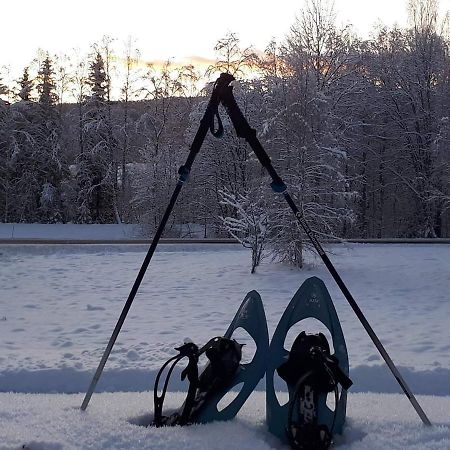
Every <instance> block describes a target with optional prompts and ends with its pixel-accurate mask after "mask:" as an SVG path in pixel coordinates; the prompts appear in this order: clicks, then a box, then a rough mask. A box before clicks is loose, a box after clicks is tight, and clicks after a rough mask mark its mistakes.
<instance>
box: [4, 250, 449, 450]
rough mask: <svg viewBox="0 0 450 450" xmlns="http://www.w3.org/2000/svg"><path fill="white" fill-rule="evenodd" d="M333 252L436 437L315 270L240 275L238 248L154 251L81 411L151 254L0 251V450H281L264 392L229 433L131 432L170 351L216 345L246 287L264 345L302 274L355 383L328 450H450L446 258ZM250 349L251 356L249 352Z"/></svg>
mask: <svg viewBox="0 0 450 450" xmlns="http://www.w3.org/2000/svg"><path fill="white" fill-rule="evenodd" d="M328 250H329V251H330V258H331V259H332V261H333V262H334V263H335V265H336V268H337V269H338V271H339V273H340V274H341V276H342V278H343V279H344V281H345V282H346V284H347V285H348V287H349V289H350V291H351V292H352V293H353V295H354V297H355V299H356V300H357V302H358V304H359V305H360V307H361V309H362V310H363V312H364V313H365V314H366V316H367V318H368V320H369V322H370V323H371V325H372V326H373V328H374V329H375V331H376V333H377V334H378V336H379V337H380V339H381V341H382V342H383V344H384V345H385V346H386V349H387V351H388V352H389V354H390V356H391V357H392V358H393V360H394V362H395V363H396V365H397V367H398V368H399V369H400V371H401V373H402V375H403V376H404V378H405V379H406V381H407V382H408V383H409V385H410V387H411V388H412V390H413V391H414V393H416V394H418V395H419V397H418V399H419V402H420V403H421V405H422V406H423V408H424V410H425V412H426V413H427V414H428V415H429V416H430V419H431V420H432V422H434V423H436V424H439V426H435V427H433V428H426V427H423V426H422V425H421V423H420V420H419V419H418V417H417V416H416V414H415V411H414V410H413V408H412V407H411V405H410V404H409V402H408V400H407V399H406V398H405V397H404V396H403V395H401V394H400V389H399V387H398V385H397V384H396V382H395V380H394V379H393V377H392V375H391V374H390V372H389V371H388V369H386V367H385V366H384V364H382V361H381V360H380V357H379V355H378V353H377V351H376V349H375V347H374V346H373V344H372V342H371V341H370V339H369V338H368V336H367V334H366V332H365V330H364V329H363V328H362V326H361V325H360V324H359V322H358V320H357V319H356V316H355V315H354V313H353V312H352V311H351V308H350V307H349V306H348V304H347V302H346V300H345V299H344V298H343V296H342V294H341V293H340V291H339V289H338V288H337V286H336V285H335V283H334V281H333V280H332V279H331V276H330V275H329V274H328V273H327V270H326V268H325V267H324V266H323V265H322V264H321V262H320V261H318V260H315V261H310V264H309V265H308V267H307V269H306V270H303V271H297V270H293V269H290V268H289V267H286V266H284V265H281V264H274V263H270V262H268V261H266V262H265V263H263V264H262V265H261V267H259V268H258V270H257V273H256V274H254V275H250V273H249V272H250V263H251V261H250V252H249V251H248V250H245V249H243V248H242V247H240V246H239V245H233V244H229V245H195V244H186V245H178V244H177V245H161V246H159V247H158V251H157V252H156V254H155V256H154V260H153V261H152V263H151V265H150V267H149V270H148V272H147V274H146V276H145V278H144V281H143V284H142V287H141V289H140V291H139V293H138V295H137V297H136V300H135V303H134V304H133V307H132V308H131V310H130V313H129V316H128V318H127V320H126V321H125V324H124V327H123V329H122V332H121V334H120V335H119V338H118V340H117V343H116V346H115V347H114V350H113V352H112V354H111V357H110V359H109V360H108V363H107V365H106V368H105V373H104V374H103V376H102V378H101V380H100V382H99V384H98V386H97V390H96V393H95V394H94V396H93V397H92V400H91V403H90V406H89V408H88V410H87V411H86V412H84V413H81V412H80V411H79V409H78V408H79V405H80V404H81V400H82V397H83V395H82V394H80V393H83V392H85V391H86V389H87V386H88V384H89V382H90V380H91V378H92V375H93V372H94V370H95V368H96V367H97V365H98V362H99V360H100V357H101V355H102V353H103V351H104V348H105V346H106V343H107V341H108V339H109V337H110V335H111V332H112V329H113V328H114V325H115V323H116V321H117V318H118V316H119V314H120V312H121V310H122V307H123V305H124V302H125V299H126V297H127V296H128V293H129V290H130V288H131V285H132V283H133V281H134V279H135V277H136V274H137V271H138V270H139V267H140V265H141V263H142V261H143V259H144V256H145V252H146V247H144V246H140V245H133V246H124V245H89V246H82V245H75V246H73V245H72V246H59V245H52V246H42V245H41V246H40V245H4V246H0V286H1V291H0V342H2V352H1V353H0V392H2V394H0V421H1V424H2V426H1V427H0V450H6V449H8V450H12V449H18V448H22V445H24V444H26V445H28V447H29V448H30V450H41V449H50V450H52V449H63V448H64V449H66V448H67V449H71V448H74V449H75V448H77V449H94V448H95V449H100V448H130V449H131V448H140V449H141V448H144V449H165V448H177V449H178V448H183V449H184V448H185V449H188V448H189V449H194V448H195V449H202V448H205V449H206V448H210V449H212V448H214V449H216V448H217V449H220V448H227V449H229V448H240V449H246V448H261V449H264V448H282V447H280V444H279V443H278V442H277V440H276V439H275V438H272V437H271V436H270V435H269V434H268V433H267V431H266V429H265V425H264V414H265V412H264V410H265V406H264V393H263V389H264V385H263V383H260V385H259V386H258V388H257V391H256V392H255V393H254V394H253V396H252V397H251V399H250V400H251V401H249V402H247V403H246V405H245V406H244V409H243V410H242V411H241V412H240V414H239V415H238V417H237V419H236V420H234V421H232V422H231V423H226V424H211V425H207V426H196V427H191V428H185V429H176V430H165V429H158V430H154V429H148V428H145V427H140V426H137V425H136V423H137V422H139V423H141V422H142V421H145V420H146V419H148V415H149V414H150V412H151V410H152V407H153V405H152V395H151V393H150V392H148V391H149V390H150V389H152V387H153V381H154V377H155V373H156V371H157V370H158V369H159V367H160V366H161V364H162V363H163V362H164V361H165V360H166V359H167V358H168V357H170V356H173V355H174V350H173V347H175V346H177V345H179V344H180V343H182V342H183V341H184V339H185V338H186V337H189V338H191V339H192V340H193V341H194V342H196V343H199V344H202V343H205V342H206V341H207V340H208V339H209V338H210V337H212V336H214V335H219V334H222V333H223V332H224V331H225V329H226V327H227V325H228V323H229V321H230V320H231V318H232V317H233V315H234V312H235V311H236V309H237V308H238V306H239V304H240V302H241V301H242V299H243V298H244V296H245V294H246V293H247V292H248V291H250V290H252V289H256V290H257V291H258V292H259V293H260V294H261V297H262V299H263V302H264V306H265V309H266V314H267V318H268V325H269V334H270V335H271V334H272V333H273V331H274V329H275V327H276V325H277V322H278V320H279V318H280V317H281V314H282V312H283V310H284V308H285V307H286V305H287V304H288V302H289V301H290V299H291V298H292V296H293V294H294V293H295V291H296V290H297V289H298V287H299V286H300V284H301V283H302V282H303V281H304V280H305V279H306V278H308V277H310V276H318V277H320V278H321V279H323V280H324V282H325V284H326V285H327V287H328V289H329V291H330V293H331V296H332V298H333V300H334V302H335V306H336V309H337V311H338V314H339V317H340V319H341V321H342V327H343V330H344V334H345V337H346V340H347V346H348V351H349V357H350V364H351V377H352V379H353V381H354V382H355V384H354V386H352V388H351V393H352V394H351V395H350V396H349V397H350V398H349V406H348V417H349V420H348V425H347V427H346V429H345V432H344V436H343V437H341V438H340V440H339V442H338V444H339V446H338V448H342V449H347V448H349V449H350V448H351V449H356V448H366V449H381V448H383V449H386V448H398V449H400V448H402V449H403V448H421V449H423V448H427V449H450V419H449V417H450V414H449V411H450V382H449V380H450V358H449V350H450V327H449V317H450V294H449V291H448V287H449V285H450V283H449V281H450V246H449V245H425V244H423V245H406V244H395V245H394V244H390V245H375V244H366V245H362V244H352V245H342V244H340V245H339V244H336V245H333V246H330V247H328ZM308 325H310V326H311V327H314V324H313V323H310V324H308ZM297 331H298V330H294V332H293V333H292V335H290V336H289V337H288V340H289V339H291V340H293V337H294V334H295V332H297ZM237 338H238V340H241V341H243V340H244V338H245V336H243V335H242V336H237ZM253 348H254V346H253ZM244 349H245V351H246V352H248V354H247V355H246V354H245V353H244V356H245V357H247V358H251V351H252V345H247V346H246V347H244ZM173 380H174V381H173V383H172V389H175V390H177V389H180V388H183V386H184V385H183V384H182V383H181V381H177V374H175V375H174V377H173ZM280 387H281V386H280ZM118 391H124V392H121V393H119V392H118ZM368 392H370V393H368ZM167 402H168V403H167V404H168V407H171V406H172V407H176V406H177V405H180V404H181V402H182V397H181V394H170V395H169V396H168V399H167ZM230 435H232V436H233V442H231V443H230V439H229V436H230Z"/></svg>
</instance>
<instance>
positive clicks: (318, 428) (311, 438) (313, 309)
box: [266, 277, 352, 450]
mask: <svg viewBox="0 0 450 450" xmlns="http://www.w3.org/2000/svg"><path fill="white" fill-rule="evenodd" d="M310 317H312V318H315V319H317V320H319V321H320V322H322V323H323V324H324V325H325V326H326V327H327V328H328V330H329V331H330V333H331V336H332V340H333V347H334V349H335V353H334V354H333V355H331V353H330V345H329V343H328V341H327V338H326V337H325V335H324V334H322V333H318V334H307V333H306V332H305V331H301V332H300V333H299V335H298V336H297V337H296V339H295V340H294V343H293V344H292V348H291V349H290V351H288V350H286V349H285V348H284V344H285V339H286V335H287V333H288V331H289V329H290V328H291V327H292V326H294V325H295V324H296V323H298V322H300V321H301V320H303V319H307V318H310ZM275 371H277V373H278V375H279V377H280V378H281V379H282V380H283V381H284V382H285V383H286V385H287V390H288V394H289V400H288V402H287V403H286V404H284V405H281V404H280V403H279V401H278V398H277V396H276V393H275V386H274V376H275ZM348 373H349V365H348V355H347V349H346V345H345V340H344V335H343V333H342V328H341V326H340V322H339V319H338V316H337V314H336V310H335V309H334V305H333V302H332V300H331V298H330V295H329V293H328V291H327V289H326V287H325V285H324V283H323V282H322V281H321V280H320V279H318V278H316V277H312V278H309V279H307V280H306V281H305V282H304V283H303V284H302V286H301V287H300V289H299V290H298V291H297V293H296V294H295V296H294V297H293V299H292V300H291V302H290V303H289V305H288V307H287V308H286V311H285V312H284V314H283V316H282V317H281V319H280V322H279V324H278V326H277V328H276V330H275V333H274V335H273V338H272V341H271V343H270V348H269V356H268V363H267V372H266V414H267V425H268V428H269V431H270V432H271V433H272V434H274V435H275V436H277V437H278V438H279V439H280V440H282V441H283V442H284V443H286V444H290V446H291V447H292V448H293V449H298V450H313V449H314V450H325V449H327V448H329V447H330V445H331V443H332V439H333V435H334V434H335V433H339V434H340V433H342V429H343V426H344V422H345V413H346V403H347V389H348V388H349V387H350V386H351V384H352V381H351V380H350V379H349V378H348ZM333 392H334V409H332V408H331V406H329V405H330V403H331V402H327V396H328V394H329V393H333Z"/></svg>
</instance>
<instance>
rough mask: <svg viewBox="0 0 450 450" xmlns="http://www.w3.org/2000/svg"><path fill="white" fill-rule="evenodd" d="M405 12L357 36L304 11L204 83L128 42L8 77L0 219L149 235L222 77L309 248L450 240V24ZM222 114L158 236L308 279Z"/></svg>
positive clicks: (265, 186) (227, 42) (294, 235)
mask: <svg viewBox="0 0 450 450" xmlns="http://www.w3.org/2000/svg"><path fill="white" fill-rule="evenodd" d="M409 14H410V21H409V25H408V26H407V27H405V28H399V27H392V28H388V27H384V26H379V27H378V28H376V29H374V30H373V33H372V37H371V38H370V39H361V38H359V37H358V36H357V35H356V34H355V33H354V31H353V30H352V28H351V27H350V26H340V25H338V24H337V20H336V16H335V14H334V11H333V7H332V5H331V3H328V2H327V1H325V0H311V1H309V2H307V4H306V6H305V7H304V9H303V10H301V11H300V13H299V15H298V17H297V19H296V20H295V23H294V24H293V25H292V27H291V29H290V30H289V31H288V33H287V35H286V38H285V40H284V42H282V43H276V42H270V43H269V44H268V46H267V49H266V51H265V52H264V53H263V54H258V53H256V52H254V51H253V50H252V49H251V48H242V46H241V45H240V41H239V39H238V37H237V36H236V35H234V34H233V33H229V34H228V35H227V36H225V37H224V38H223V39H221V40H220V41H219V42H218V43H217V44H216V46H215V50H216V52H217V60H216V63H215V64H214V65H213V66H211V67H209V69H208V71H207V73H206V75H205V74H204V73H201V71H200V70H199V69H198V68H195V67H194V66H186V67H178V66H175V65H173V64H171V63H170V62H167V63H166V64H164V65H163V66H162V67H154V66H151V65H149V66H145V65H144V64H142V63H141V62H140V60H139V52H138V51H137V50H135V49H134V48H133V44H132V42H131V41H129V42H128V43H127V45H126V48H125V51H124V52H123V54H121V55H119V54H118V53H116V51H115V50H114V46H113V43H114V41H113V40H112V39H110V38H104V39H103V41H102V42H101V43H99V44H96V45H95V46H93V48H92V52H91V54H90V55H89V56H88V57H87V58H77V56H76V55H72V57H71V58H56V57H51V56H49V55H48V54H45V53H43V54H41V55H39V57H38V59H37V62H36V63H35V64H34V65H31V66H29V67H27V68H25V69H24V70H23V73H22V76H21V77H20V79H19V80H17V83H16V84H11V83H6V82H5V79H3V81H2V80H1V79H0V98H1V100H0V220H1V221H2V222H41V223H52V222H76V223H113V222H119V223H120V222H132V223H135V222H140V223H142V224H144V225H145V227H146V229H147V230H148V231H149V233H151V232H152V230H154V229H155V227H156V226H157V224H158V223H159V220H160V219H161V217H162V214H163V212H164V209H165V206H166V204H167V201H168V198H169V197H170V194H171V192H172V189H173V187H174V184H175V183H176V180H177V175H176V173H177V169H178V167H179V166H180V165H181V164H182V163H183V162H184V159H185V157H186V155H187V149H188V146H189V145H190V143H191V141H192V138H193V136H194V134H195V131H196V129H197V127H198V125H199V120H200V119H201V117H202V115H203V112H204V109H205V105H206V102H207V101H208V98H209V94H210V93H211V89H212V85H211V83H207V84H206V87H203V86H204V83H203V84H202V80H205V79H206V78H205V77H209V79H211V80H213V79H214V78H215V77H216V76H217V75H218V74H219V73H220V72H222V71H226V72H229V73H232V74H233V75H235V76H236V78H237V79H239V80H240V81H239V82H237V83H235V86H234V93H235V96H236V99H237V101H238V103H239V105H240V107H241V109H242V111H243V112H244V114H245V115H246V116H247V118H248V120H249V122H250V124H251V125H252V126H253V127H254V128H255V129H256V130H257V131H258V136H259V138H260V140H261V142H262V143H263V145H264V146H265V148H266V150H267V151H268V153H269V154H270V156H271V158H272V160H273V163H274V166H275V167H277V169H278V171H279V173H280V174H281V175H282V177H283V179H284V180H285V181H286V183H287V184H288V186H289V189H290V192H291V195H292V196H293V197H294V198H295V200H296V202H297V203H298V205H299V206H300V208H301V210H302V212H303V213H304V215H305V217H306V218H307V220H308V221H309V222H310V224H311V225H312V227H313V228H314V230H315V231H316V232H317V233H318V234H319V236H322V237H360V238H370V237H448V236H450V170H449V169H450V52H449V48H450V47H449V44H450V36H449V33H448V27H447V25H448V24H447V21H446V20H445V18H440V17H439V15H438V7H437V3H436V1H435V0H411V1H410V2H409ZM65 99H70V102H69V101H66V100H65ZM222 116H223V117H222V118H223V121H224V127H225V135H224V137H223V138H222V139H220V140H219V139H215V138H213V137H208V138H207V140H206V141H205V144H204V148H203V149H202V152H201V154H200V155H199V157H198V159H197V162H196V165H195V166H194V169H193V171H192V174H191V180H190V182H189V183H188V184H187V186H186V188H185V189H184V192H183V193H182V196H181V198H180V201H179V203H178V205H177V208H176V211H175V213H174V215H173V217H172V221H171V224H170V226H169V229H168V233H171V234H172V235H177V236H181V235H192V234H193V233H196V234H198V233H201V234H202V235H203V236H212V235H221V234H222V235H223V234H226V233H231V234H232V235H235V236H236V237H239V238H240V239H241V240H242V241H243V242H244V243H246V244H247V245H249V246H253V247H254V248H259V250H258V251H256V250H255V252H256V253H255V256H257V255H258V253H259V254H261V253H262V250H263V247H265V246H270V248H271V249H272V251H273V252H275V254H276V255H278V256H279V257H281V259H285V260H288V261H289V262H293V263H296V264H299V265H301V263H302V252H303V245H304V239H303V236H302V233H301V230H299V229H298V228H297V226H296V225H295V221H293V220H292V218H291V217H290V212H289V211H288V210H287V209H286V208H285V206H284V204H283V202H282V201H281V200H280V199H279V198H278V197H277V196H274V195H272V193H271V192H270V187H269V179H268V176H267V175H266V174H265V173H264V171H263V170H262V169H261V167H260V166H259V164H258V162H257V161H256V160H255V157H254V155H253V154H252V153H251V152H250V149H249V148H248V147H247V145H246V143H245V142H241V140H240V139H238V138H236V136H235V133H234V130H233V129H232V125H231V124H230V123H229V121H228V120H227V117H226V114H225V112H222ZM255 242H256V243H255ZM255 246H256V247H255ZM258 246H259V247H258Z"/></svg>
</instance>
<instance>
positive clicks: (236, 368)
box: [153, 291, 269, 426]
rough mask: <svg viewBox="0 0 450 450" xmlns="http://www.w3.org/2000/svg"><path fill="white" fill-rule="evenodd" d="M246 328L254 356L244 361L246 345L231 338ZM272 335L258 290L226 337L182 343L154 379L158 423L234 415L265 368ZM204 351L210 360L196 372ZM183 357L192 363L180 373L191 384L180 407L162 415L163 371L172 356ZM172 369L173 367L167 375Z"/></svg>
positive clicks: (242, 305) (174, 358) (238, 314)
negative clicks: (223, 402) (160, 385)
mask: <svg viewBox="0 0 450 450" xmlns="http://www.w3.org/2000/svg"><path fill="white" fill-rule="evenodd" d="M238 328H243V329H244V330H245V331H247V332H248V334H249V335H250V336H251V337H252V338H253V340H254V341H255V344H256V352H255V355H254V357H253V359H252V361H251V362H249V363H248V364H242V363H241V362H240V360H241V355H242V353H241V348H242V346H241V345H240V344H239V343H237V342H236V341H235V340H233V339H232V337H233V333H234V332H235V330H237V329H238ZM268 349H269V335H268V330H267V321H266V315H265V312H264V307H263V304H262V301H261V297H260V296H259V294H258V293H257V292H256V291H251V292H249V293H248V294H247V295H246V297H245V299H244V301H243V302H242V304H241V306H240V307H239V309H238V311H237V313H236V315H235V316H234V318H233V320H232V322H231V324H230V326H229V327H228V329H227V331H226V332H225V334H224V336H223V337H216V338H213V339H211V340H210V341H209V342H208V343H207V344H206V345H205V346H203V347H202V348H201V349H199V348H198V347H197V346H195V344H192V343H190V344H185V345H184V346H182V347H180V348H178V349H177V350H178V351H179V352H180V353H179V355H177V356H175V357H173V358H171V359H170V360H169V361H167V363H166V364H165V365H164V366H163V368H162V369H161V371H160V373H159V374H158V377H157V380H156V382H155V391H154V395H155V419H154V421H153V425H154V426H164V425H187V424H191V423H208V422H212V421H223V420H230V419H232V418H234V417H235V416H236V414H237V413H238V412H239V410H240V409H241V407H242V405H243V404H244V403H245V401H246V400H247V398H248V397H249V395H250V394H251V393H252V391H253V390H254V388H255V387H256V385H257V384H258V382H259V380H260V379H261V378H262V377H263V376H264V374H265V371H266V361H267V353H268ZM202 353H205V354H206V356H207V357H208V359H209V360H210V362H209V363H208V364H207V366H206V367H205V369H204V370H203V372H202V373H201V374H200V375H198V366H197V363H198V356H199V355H200V354H202ZM183 357H188V359H189V363H188V366H187V367H186V369H185V370H184V371H183V373H182V377H186V376H187V378H188V380H189V382H190V385H189V391H188V395H187V398H186V401H185V403H184V404H183V406H182V407H181V409H180V411H179V412H177V413H175V414H173V415H172V416H170V417H164V416H163V415H162V406H163V402H164V396H165V390H166V389H167V383H168V380H167V379H166V382H165V385H164V390H163V394H162V395H161V396H159V395H158V394H157V387H158V382H159V377H160V375H161V372H162V370H163V369H164V367H166V366H167V365H168V364H169V363H170V362H172V361H174V363H173V366H174V365H175V364H176V363H177V362H178V361H179V360H181V359H182V358H183ZM172 370H173V367H172V369H171V370H170V371H169V374H168V377H170V374H171V372H172ZM240 384H242V387H241V389H240V391H239V393H238V394H237V396H236V397H235V398H234V399H233V400H232V401H231V402H230V403H229V404H228V405H227V406H225V407H223V408H220V410H219V408H218V404H219V402H220V401H221V400H222V399H223V397H224V396H225V395H226V394H227V393H228V392H229V391H230V390H231V389H233V388H234V387H235V386H237V385H240Z"/></svg>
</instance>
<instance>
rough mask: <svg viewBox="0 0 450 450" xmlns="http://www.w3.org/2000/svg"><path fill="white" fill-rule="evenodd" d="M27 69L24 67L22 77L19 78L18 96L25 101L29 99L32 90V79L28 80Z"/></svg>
mask: <svg viewBox="0 0 450 450" xmlns="http://www.w3.org/2000/svg"><path fill="white" fill-rule="evenodd" d="M28 70H29V68H28V67H25V69H24V70H23V75H22V78H21V79H20V80H19V86H20V90H19V93H18V96H19V97H20V99H21V100H23V101H25V102H29V101H31V93H32V91H33V80H30V75H29V73H28Z"/></svg>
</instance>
